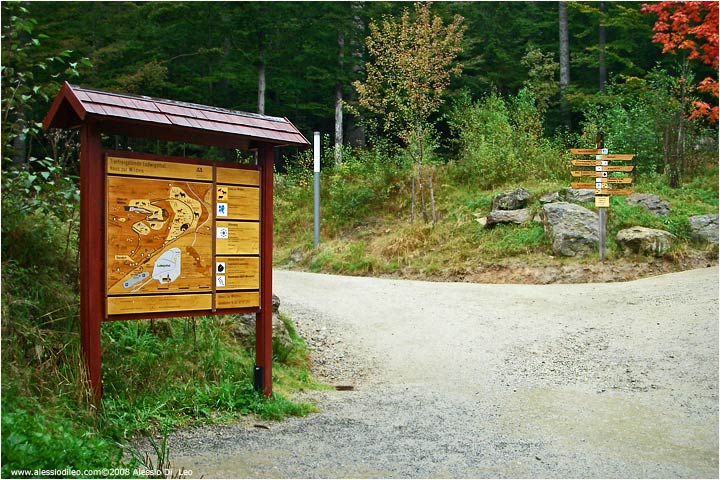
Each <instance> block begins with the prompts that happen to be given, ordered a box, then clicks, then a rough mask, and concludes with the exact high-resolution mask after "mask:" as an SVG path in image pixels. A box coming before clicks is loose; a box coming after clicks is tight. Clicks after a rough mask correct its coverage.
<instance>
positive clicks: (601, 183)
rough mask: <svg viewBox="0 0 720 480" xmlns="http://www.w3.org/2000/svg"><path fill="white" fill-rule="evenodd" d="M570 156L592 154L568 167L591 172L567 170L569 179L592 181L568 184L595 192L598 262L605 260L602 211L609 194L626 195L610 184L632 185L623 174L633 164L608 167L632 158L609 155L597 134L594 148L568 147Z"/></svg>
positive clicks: (630, 168)
mask: <svg viewBox="0 0 720 480" xmlns="http://www.w3.org/2000/svg"><path fill="white" fill-rule="evenodd" d="M570 153H572V154H574V155H592V156H593V157H594V159H572V160H570V165H571V166H572V167H593V169H592V170H575V169H573V170H570V175H571V176H572V177H573V178H593V179H594V182H571V183H570V186H571V187H572V188H592V189H594V190H595V207H596V208H597V209H598V214H599V216H600V219H599V220H600V232H599V233H600V246H599V247H600V260H601V261H605V240H606V231H605V227H606V224H607V219H606V210H605V209H606V208H609V207H610V196H611V195H629V194H630V193H632V190H630V189H629V188H614V187H613V186H611V185H629V184H631V183H632V182H633V179H632V178H631V177H625V176H623V174H627V173H630V172H632V171H633V170H634V169H635V167H634V166H633V165H611V164H610V162H613V161H629V160H632V159H633V157H634V155H632V154H625V153H615V154H612V153H609V152H608V150H607V148H605V139H604V135H603V133H602V132H601V133H598V136H597V145H596V148H571V149H570Z"/></svg>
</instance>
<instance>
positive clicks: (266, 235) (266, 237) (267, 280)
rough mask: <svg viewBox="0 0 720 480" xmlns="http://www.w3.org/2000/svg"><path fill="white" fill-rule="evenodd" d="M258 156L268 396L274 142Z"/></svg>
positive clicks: (260, 356) (260, 319)
mask: <svg viewBox="0 0 720 480" xmlns="http://www.w3.org/2000/svg"><path fill="white" fill-rule="evenodd" d="M258 156H259V162H258V163H259V164H260V167H261V170H260V172H261V179H260V192H261V193H260V195H261V200H260V211H261V214H260V312H258V314H257V317H256V318H257V321H256V322H255V371H256V380H255V387H256V389H259V390H262V391H263V393H264V394H265V396H268V397H269V396H270V395H272V250H273V165H274V162H275V151H274V149H273V146H272V145H271V144H262V145H261V146H260V149H259V151H258Z"/></svg>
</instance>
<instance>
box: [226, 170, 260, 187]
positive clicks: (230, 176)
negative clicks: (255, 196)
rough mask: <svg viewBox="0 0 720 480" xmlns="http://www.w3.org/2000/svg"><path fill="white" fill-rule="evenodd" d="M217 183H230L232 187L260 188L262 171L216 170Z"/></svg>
mask: <svg viewBox="0 0 720 480" xmlns="http://www.w3.org/2000/svg"><path fill="white" fill-rule="evenodd" d="M215 171H216V173H215V175H216V181H217V182H218V183H229V184H232V185H252V186H256V187H259V186H260V171H259V170H251V169H246V168H227V167H217V168H216V170H215Z"/></svg>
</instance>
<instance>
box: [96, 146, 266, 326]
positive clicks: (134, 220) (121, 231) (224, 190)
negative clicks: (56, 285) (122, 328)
mask: <svg viewBox="0 0 720 480" xmlns="http://www.w3.org/2000/svg"><path fill="white" fill-rule="evenodd" d="M154 158H157V157H154ZM106 161H107V170H106V173H107V175H106V210H105V212H106V219H105V225H106V246H107V248H106V253H107V257H106V264H105V265H106V283H107V290H106V291H107V314H108V316H111V317H112V316H118V315H120V316H122V315H140V314H143V313H154V314H155V313H161V312H171V313H179V312H184V311H188V312H189V311H207V312H208V313H210V312H218V313H219V312H220V311H222V310H228V309H238V308H257V307H259V306H260V300H259V299H260V263H261V262H260V185H259V183H260V182H259V171H258V170H257V169H252V168H243V167H234V168H233V167H230V166H222V167H220V166H219V164H218V163H217V162H202V161H188V162H187V163H186V162H183V161H177V160H167V161H165V160H156V159H145V158H123V157H121V156H113V155H110V154H108V156H107V158H106Z"/></svg>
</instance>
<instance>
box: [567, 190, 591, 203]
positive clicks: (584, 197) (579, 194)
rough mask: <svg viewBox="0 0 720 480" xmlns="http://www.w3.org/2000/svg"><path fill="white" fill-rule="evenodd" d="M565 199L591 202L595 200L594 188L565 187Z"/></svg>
mask: <svg viewBox="0 0 720 480" xmlns="http://www.w3.org/2000/svg"><path fill="white" fill-rule="evenodd" d="M565 200H567V201H568V202H578V203H585V202H592V201H594V200H595V190H594V189H592V188H581V189H576V188H566V189H565Z"/></svg>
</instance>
